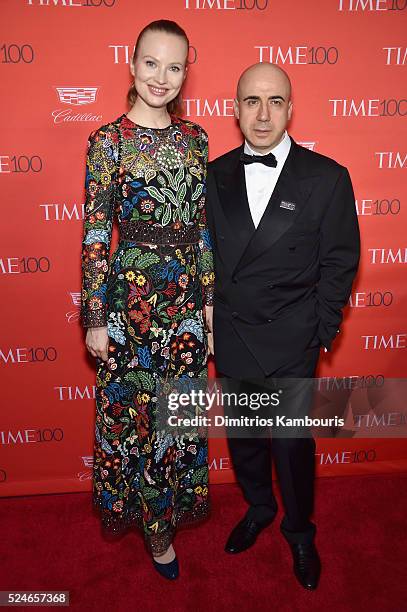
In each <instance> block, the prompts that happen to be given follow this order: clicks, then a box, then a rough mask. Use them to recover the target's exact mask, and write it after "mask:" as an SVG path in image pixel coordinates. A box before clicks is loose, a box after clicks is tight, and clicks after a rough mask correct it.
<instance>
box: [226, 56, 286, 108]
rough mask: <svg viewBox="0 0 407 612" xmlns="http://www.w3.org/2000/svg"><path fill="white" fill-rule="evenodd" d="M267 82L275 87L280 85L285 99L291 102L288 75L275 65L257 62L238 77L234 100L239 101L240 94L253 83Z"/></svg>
mask: <svg viewBox="0 0 407 612" xmlns="http://www.w3.org/2000/svg"><path fill="white" fill-rule="evenodd" d="M262 80H267V81H269V82H271V81H272V82H274V83H276V85H280V86H281V88H282V90H284V91H285V93H286V96H287V99H288V100H291V81H290V78H289V76H288V74H287V73H286V72H285V70H283V69H282V68H280V67H279V66H276V65H275V64H269V63H268V62H259V63H258V64H253V65H252V66H249V67H248V68H246V70H245V71H244V72H242V74H241V75H240V79H239V81H238V83H237V92H236V98H237V99H238V100H239V99H240V97H241V95H242V92H244V91H246V90H247V89H248V88H250V87H251V86H252V84H253V81H256V82H257V81H262Z"/></svg>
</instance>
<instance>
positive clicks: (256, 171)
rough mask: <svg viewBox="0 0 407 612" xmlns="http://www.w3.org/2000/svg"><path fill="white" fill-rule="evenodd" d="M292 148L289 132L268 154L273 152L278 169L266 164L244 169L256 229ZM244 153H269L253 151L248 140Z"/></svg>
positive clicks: (247, 166)
mask: <svg viewBox="0 0 407 612" xmlns="http://www.w3.org/2000/svg"><path fill="white" fill-rule="evenodd" d="M290 148H291V140H290V137H289V135H288V134H287V132H285V133H284V136H283V139H282V141H281V142H280V143H279V144H278V145H277V146H276V147H274V149H272V150H271V151H268V152H267V153H270V152H271V153H273V155H274V156H275V158H276V160H277V166H276V168H270V167H269V166H265V165H264V164H257V163H254V164H246V165H245V167H244V172H245V176H246V191H247V199H248V201H249V208H250V214H251V216H252V219H253V223H254V226H255V227H256V228H257V226H258V225H259V223H260V219H261V218H262V216H263V213H264V211H265V210H266V208H267V204H268V202H269V200H270V197H271V195H272V193H273V191H274V187H275V186H276V183H277V180H278V177H279V176H280V173H281V170H282V169H283V166H284V163H285V160H286V159H287V156H288V153H289V152H290ZM244 152H245V153H247V154H248V155H267V153H258V152H256V151H253V149H252V148H251V147H250V145H249V143H248V142H247V140H245V144H244Z"/></svg>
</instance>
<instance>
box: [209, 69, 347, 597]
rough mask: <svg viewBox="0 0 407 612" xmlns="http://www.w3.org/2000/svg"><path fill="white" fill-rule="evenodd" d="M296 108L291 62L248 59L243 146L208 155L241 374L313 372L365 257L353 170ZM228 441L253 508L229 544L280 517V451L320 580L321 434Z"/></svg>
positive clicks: (293, 540) (294, 538) (229, 340)
mask: <svg viewBox="0 0 407 612" xmlns="http://www.w3.org/2000/svg"><path fill="white" fill-rule="evenodd" d="M292 108H293V106H292V102H291V84H290V80H289V78H288V76H287V74H286V73H285V72H284V71H283V70H281V69H280V68H278V67H277V66H274V65H272V64H267V63H261V64H255V65H254V66H251V67H250V68H248V69H247V70H246V71H245V72H244V73H243V74H242V76H241V78H240V80H239V84H238V88H237V96H236V100H235V104H234V111H235V116H236V118H237V119H238V121H239V124H240V129H241V131H242V133H243V136H244V137H245V142H244V145H242V146H240V147H238V148H237V149H234V150H233V151H230V152H228V153H226V154H225V155H222V156H221V157H219V158H218V159H216V160H215V161H213V162H211V164H209V171H208V193H207V215H208V223H209V228H210V230H211V234H212V239H213V242H214V245H213V246H214V252H215V273H216V286H215V298H214V311H213V336H214V353H215V361H216V367H217V370H218V373H219V375H220V376H225V377H229V378H231V379H234V380H239V381H245V380H251V379H255V380H263V381H267V380H270V378H271V377H274V378H287V377H290V378H291V377H292V378H301V379H306V378H312V377H313V376H314V374H315V369H316V366H317V361H318V357H319V353H320V349H321V347H325V348H326V350H330V349H331V344H332V341H333V340H334V338H335V337H336V334H337V332H338V331H339V326H340V323H341V320H342V312H341V309H342V308H343V307H344V305H345V304H346V302H347V300H348V298H349V295H350V292H351V286H352V281H353V279H354V276H355V274H356V270H357V266H358V261H359V229H358V222H357V216H356V210H355V201H354V195H353V190H352V184H351V181H350V178H349V174H348V171H347V170H346V168H344V167H343V166H340V165H339V164H338V163H336V162H335V161H333V160H332V159H329V158H328V157H325V156H323V155H319V154H317V153H314V152H312V151H309V150H308V149H305V148H303V147H301V146H299V145H298V144H296V143H295V142H294V140H293V139H292V138H290V137H289V136H288V134H287V132H286V126H287V124H288V122H289V120H290V118H291V114H292ZM210 314H211V313H210V310H209V309H208V311H207V321H208V326H209V327H210V328H211V320H210V319H211V317H210ZM210 331H211V330H210ZM229 447H230V453H231V457H232V461H233V464H234V468H235V473H236V477H237V480H238V482H239V484H240V485H241V487H242V489H243V493H244V495H245V498H246V500H247V502H248V503H249V508H248V511H247V513H246V515H245V516H244V518H243V519H242V520H241V521H240V522H239V523H238V524H237V525H236V527H235V528H234V529H233V531H232V533H231V535H230V537H229V539H228V541H227V544H226V549H225V550H226V551H227V552H229V553H239V552H241V551H243V550H246V549H247V548H249V547H250V546H252V545H253V544H254V542H255V540H256V538H257V536H258V534H259V533H260V532H261V530H262V529H264V528H265V527H267V526H268V525H269V524H270V523H271V522H272V521H273V519H274V517H275V515H276V512H277V503H276V499H275V497H274V495H273V491H272V480H271V458H272V457H273V459H274V461H275V467H276V471H277V476H278V479H279V483H280V489H281V494H282V499H283V503H284V508H285V516H284V518H283V521H282V523H281V526H280V529H281V531H282V533H283V535H284V536H285V538H286V540H287V541H288V543H289V545H290V548H291V551H292V554H293V561H294V565H293V567H294V572H295V575H296V577H297V579H298V580H299V582H300V584H301V585H302V586H304V587H305V588H308V589H315V588H316V587H317V584H318V579H319V575H320V559H319V555H318V552H317V550H316V548H315V544H314V536H315V531H316V527H315V525H314V524H313V523H312V522H311V521H310V516H311V514H312V510H313V484H314V453H315V442H314V440H313V438H312V437H304V438H278V437H276V438H274V439H273V440H272V441H270V439H265V438H259V437H257V438H252V439H244V440H242V439H236V438H229Z"/></svg>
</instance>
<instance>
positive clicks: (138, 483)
mask: <svg viewBox="0 0 407 612" xmlns="http://www.w3.org/2000/svg"><path fill="white" fill-rule="evenodd" d="M206 162H207V136H206V133H205V132H204V131H203V130H202V128H200V127H199V126H197V125H196V124H194V123H191V122H189V121H183V120H181V119H179V118H176V117H172V123H171V125H170V126H169V127H168V128H165V129H161V130H155V129H147V128H143V127H140V126H137V125H136V124H134V123H133V122H132V121H130V120H129V119H128V118H127V117H126V116H125V115H123V116H122V117H120V118H119V119H117V120H116V121H115V122H113V123H111V124H108V125H106V126H104V127H102V128H100V129H99V130H97V131H95V132H93V133H92V134H91V136H90V139H89V147H88V156H87V175H86V203H85V222H84V237H83V245H82V270H83V283H82V323H83V325H84V326H85V327H98V326H104V325H107V330H108V336H109V351H108V352H109V359H108V361H107V362H106V363H105V362H102V361H101V360H98V361H97V375H96V381H97V395H96V427H95V463H94V480H93V485H94V502H95V504H96V505H97V507H98V508H99V510H100V512H101V518H102V521H103V524H104V526H105V527H106V528H108V529H112V530H114V531H118V530H121V529H122V528H124V527H127V526H129V525H134V524H135V525H139V526H141V527H142V528H143V530H144V534H145V537H146V543H147V545H148V547H149V548H150V550H152V551H153V552H154V553H156V554H159V553H160V552H163V551H164V550H166V548H167V547H168V545H169V544H170V543H171V540H172V537H173V533H174V529H175V527H176V525H178V524H181V523H183V522H187V521H191V520H195V519H198V518H202V517H204V516H205V515H206V514H207V512H208V498H207V495H208V487H207V484H208V464H207V443H206V440H205V439H203V438H201V437H198V435H197V434H194V433H191V435H190V436H189V438H188V437H187V436H183V437H176V436H172V435H170V434H168V433H165V434H164V433H163V432H160V431H157V430H156V428H155V427H154V417H155V410H156V402H157V397H156V389H157V384H158V381H161V380H163V379H168V378H171V379H173V378H174V379H183V378H195V377H205V376H206V339H205V334H204V325H203V313H202V309H203V306H204V304H211V303H212V297H213V284H214V274H213V261H212V251H211V243H210V236H209V232H208V230H207V227H206V220H205V206H204V205H205V173H206ZM114 218H117V221H118V223H119V227H121V224H125V223H126V222H128V221H130V222H136V223H142V224H143V227H145V228H147V229H148V230H149V231H150V230H151V231H155V230H157V231H161V232H162V231H164V232H165V231H167V230H169V231H177V230H181V231H182V230H184V229H185V230H188V231H191V230H194V229H196V230H197V232H198V235H199V240H198V241H195V242H185V243H180V244H176V245H171V244H163V243H162V242H159V241H157V243H154V242H151V241H148V242H140V241H135V240H133V241H132V240H129V239H126V240H124V239H120V241H119V244H118V246H117V248H116V250H115V251H114V253H113V254H112V256H111V257H110V258H109V250H110V242H111V236H112V228H113V220H114Z"/></svg>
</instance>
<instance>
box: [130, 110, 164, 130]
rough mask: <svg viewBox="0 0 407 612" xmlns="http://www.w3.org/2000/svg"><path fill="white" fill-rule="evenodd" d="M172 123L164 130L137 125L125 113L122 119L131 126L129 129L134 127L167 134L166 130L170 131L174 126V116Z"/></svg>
mask: <svg viewBox="0 0 407 612" xmlns="http://www.w3.org/2000/svg"><path fill="white" fill-rule="evenodd" d="M170 117H171V123H170V124H169V125H167V126H166V127H164V128H156V127H148V126H146V125H140V124H139V123H135V122H134V121H133V120H132V119H130V118H129V117H128V116H127V115H126V113H123V115H122V116H121V119H122V120H124V122H125V123H127V124H129V127H133V128H135V129H139V130H153V131H155V132H165V130H169V129H170V127H172V126H173V125H174V116H173V115H170Z"/></svg>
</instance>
